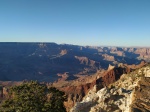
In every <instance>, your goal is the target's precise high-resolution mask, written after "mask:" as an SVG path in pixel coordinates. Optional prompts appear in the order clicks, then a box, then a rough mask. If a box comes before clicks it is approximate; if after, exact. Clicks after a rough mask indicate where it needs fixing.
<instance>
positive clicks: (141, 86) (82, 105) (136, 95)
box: [70, 65, 150, 112]
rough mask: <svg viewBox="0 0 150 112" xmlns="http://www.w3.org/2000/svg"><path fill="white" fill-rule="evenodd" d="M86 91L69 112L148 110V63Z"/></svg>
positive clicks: (149, 84) (149, 77)
mask: <svg viewBox="0 0 150 112" xmlns="http://www.w3.org/2000/svg"><path fill="white" fill-rule="evenodd" d="M96 87H97V85H95V87H94V88H93V89H92V90H90V91H89V92H88V94H87V95H86V96H85V97H84V98H83V100H82V101H81V102H78V103H76V105H75V106H74V107H73V108H72V109H71V110H70V112H150V97H149V96H150V65H146V66H144V67H142V68H140V69H137V70H134V71H133V72H131V73H128V74H123V75H122V76H121V77H120V79H119V80H118V81H116V82H114V83H112V84H110V85H108V86H106V87H104V88H102V89H100V90H98V91H97V89H96Z"/></svg>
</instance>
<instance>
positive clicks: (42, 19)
mask: <svg viewBox="0 0 150 112" xmlns="http://www.w3.org/2000/svg"><path fill="white" fill-rule="evenodd" d="M149 6H150V1H148V0H143V1H141V0H132V1H131V0H113V1H112V0H107V1H105V0H95V1H91V0H86V1H80V0H71V1H70V0H63V1H62V0H44V1H41V0H7V1H6V0H0V42H56V43H59V44H61V43H69V44H73V45H82V46H86V45H88V46H99V45H103V46H143V47H144V46H146V47H150V44H149V42H150V14H149V12H150V7H149Z"/></svg>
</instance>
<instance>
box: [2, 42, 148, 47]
mask: <svg viewBox="0 0 150 112" xmlns="http://www.w3.org/2000/svg"><path fill="white" fill-rule="evenodd" d="M0 43H39V44H40V43H46V44H51V43H54V44H58V45H74V46H81V47H87V46H89V47H122V48H150V46H110V45H79V44H70V43H57V42H0Z"/></svg>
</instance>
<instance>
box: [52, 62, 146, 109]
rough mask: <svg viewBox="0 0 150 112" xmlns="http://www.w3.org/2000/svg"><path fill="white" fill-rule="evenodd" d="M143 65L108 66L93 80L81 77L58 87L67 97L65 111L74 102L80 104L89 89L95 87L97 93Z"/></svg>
mask: <svg viewBox="0 0 150 112" xmlns="http://www.w3.org/2000/svg"><path fill="white" fill-rule="evenodd" d="M144 65H145V63H144V62H142V63H141V64H139V65H130V66H128V65H124V64H122V65H118V66H116V67H115V66H109V68H108V70H106V71H103V72H97V74H96V75H95V77H93V78H92V77H90V76H89V77H83V78H82V79H78V80H77V81H72V82H70V83H68V84H65V86H63V87H59V89H60V90H62V91H64V92H65V93H66V94H67V95H68V101H67V102H65V106H66V108H67V110H68V111H69V110H70V109H71V107H73V106H74V105H75V104H76V102H80V101H81V100H82V99H83V97H84V96H85V95H87V93H88V92H89V91H90V90H91V89H93V88H95V87H94V86H95V85H96V88H95V91H98V90H100V89H102V88H104V87H107V86H109V85H110V84H112V83H114V82H116V81H117V80H119V79H120V77H121V76H122V74H124V73H129V72H131V71H132V70H134V67H135V68H138V67H141V66H144ZM133 66H134V67H133ZM87 79H88V80H87ZM58 83H61V82H58ZM56 85H58V84H56ZM56 85H55V87H56ZM61 85H63V82H62V83H61Z"/></svg>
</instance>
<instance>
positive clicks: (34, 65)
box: [0, 43, 150, 112]
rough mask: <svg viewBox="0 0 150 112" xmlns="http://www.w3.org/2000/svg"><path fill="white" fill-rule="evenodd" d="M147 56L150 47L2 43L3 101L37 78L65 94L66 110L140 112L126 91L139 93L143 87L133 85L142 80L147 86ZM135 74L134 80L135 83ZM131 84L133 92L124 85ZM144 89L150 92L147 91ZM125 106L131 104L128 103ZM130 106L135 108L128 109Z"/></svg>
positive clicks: (0, 96)
mask: <svg viewBox="0 0 150 112" xmlns="http://www.w3.org/2000/svg"><path fill="white" fill-rule="evenodd" d="M149 54H150V48H138V47H137V48H134V47H104V46H97V47H96V46H78V45H70V44H56V43H0V85H1V86H0V87H1V88H0V101H1V102H2V101H3V100H5V99H6V98H7V97H8V94H9V88H10V87H11V86H14V85H20V84H21V83H23V82H24V81H28V80H37V81H39V82H41V83H44V84H46V85H47V86H48V87H56V88H57V89H59V90H61V91H64V92H65V94H66V95H67V101H66V102H64V105H65V107H66V109H67V111H68V112H69V111H71V112H78V111H81V112H89V111H91V112H106V110H110V112H111V110H113V111H116V112H117V111H118V112H119V111H124V112H129V110H132V112H136V111H134V110H137V109H141V108H142V107H140V106H139V105H138V103H136V101H137V100H139V98H135V99H136V100H135V101H134V103H131V101H129V100H130V96H131V94H129V93H128V91H130V90H132V92H131V93H132V94H135V95H136V94H139V95H141V94H140V92H139V91H138V90H139V89H141V88H139V89H137V91H135V92H134V93H133V91H134V88H136V86H138V87H139V86H140V87H141V85H140V84H139V85H134V83H139V80H141V81H144V80H145V81H147V82H146V83H144V84H145V87H146V88H149V82H148V79H149V71H148V68H146V69H144V68H143V67H145V66H148V64H147V63H149V61H150V55H149ZM135 71H136V72H137V71H138V72H137V73H135ZM143 71H144V73H143ZM133 73H134V75H135V77H137V79H136V80H135V79H132V78H133V76H134V75H131V74H133ZM141 73H142V74H146V75H145V77H146V78H143V77H141ZM139 76H140V77H139ZM127 77H130V78H129V79H128V78H127ZM135 77H134V78H135ZM140 78H141V79H140ZM125 80H126V81H125ZM130 81H131V82H132V84H131V83H130ZM127 82H128V83H129V84H128V86H131V88H127V87H124V84H125V83H127ZM142 83H143V82H142ZM119 84H120V86H118V85H119ZM121 84H122V85H121ZM142 87H143V86H142ZM143 89H144V88H143ZM120 91H122V92H121V93H119V92H120ZM123 91H125V92H123ZM145 91H146V92H148V90H147V89H146V90H145ZM114 92H116V93H114ZM127 94H128V96H126V95H127ZM146 94H148V93H146ZM105 95H106V97H104V98H102V97H103V96H105ZM148 95H149V94H148ZM146 97H147V96H146ZM115 98H117V99H116V100H115ZM108 99H110V100H111V101H109V100H108ZM120 99H121V101H120ZM142 101H143V100H142ZM112 102H113V103H112ZM118 102H119V104H118ZM120 102H121V103H120ZM125 102H130V103H128V105H127V104H126V103H125ZM102 103H103V105H102ZM148 103H149V101H148ZM130 104H131V105H132V107H134V108H130V107H129V105H130ZM108 105H111V106H108ZM125 105H126V106H128V108H127V109H126V108H125ZM142 105H146V107H144V108H145V110H144V111H147V110H148V109H149V104H145V103H144V104H142ZM112 106H114V108H113V107H112ZM79 108H81V110H80V109H79Z"/></svg>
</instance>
